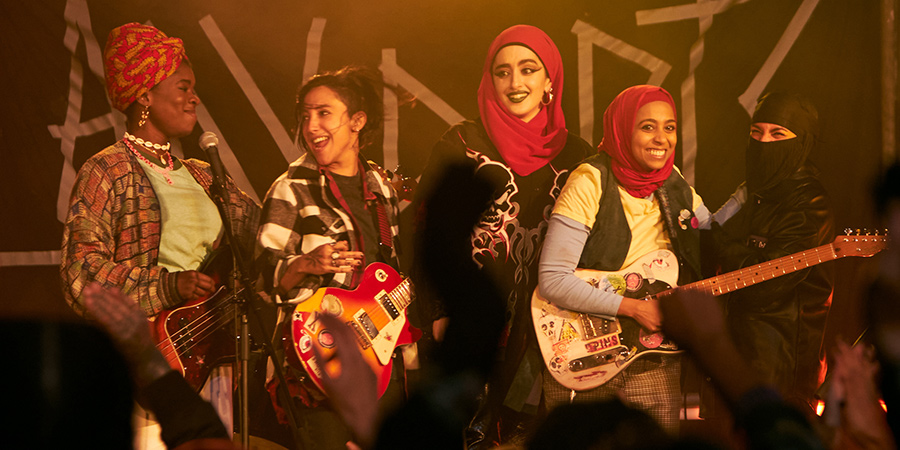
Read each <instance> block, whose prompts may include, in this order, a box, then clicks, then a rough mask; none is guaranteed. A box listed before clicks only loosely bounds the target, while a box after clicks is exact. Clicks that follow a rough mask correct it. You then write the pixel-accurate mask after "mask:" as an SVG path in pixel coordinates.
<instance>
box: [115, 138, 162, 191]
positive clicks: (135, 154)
mask: <svg viewBox="0 0 900 450" xmlns="http://www.w3.org/2000/svg"><path fill="white" fill-rule="evenodd" d="M122 142H124V143H125V146H126V147H128V149H129V150H131V153H134V156H137V157H138V159H140V160H141V161H143V162H144V164H147V165H148V166H150V167H151V168H152V169H153V170H155V171H156V172H157V173H159V174H161V175H162V176H164V177H166V183H169V185H170V186H171V185H172V184H174V183H172V177H170V176H169V172H171V171H172V169H173V168H174V167H175V160H174V158H172V155H169V163H168V164H167V165H166V167H159V166H157V165H156V164H154V163H153V161H150V160H149V159H147V157H145V156H144V155H142V154H141V152H139V151H138V150H137V149H136V148H134V147H132V146H131V142H128V139H122ZM159 159H160V161H162V162H163V163H165V162H166V159H165V158H163V157H161V156H160V158H159Z"/></svg>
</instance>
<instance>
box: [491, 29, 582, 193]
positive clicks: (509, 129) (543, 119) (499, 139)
mask: <svg viewBox="0 0 900 450" xmlns="http://www.w3.org/2000/svg"><path fill="white" fill-rule="evenodd" d="M507 45H523V46H525V47H528V48H529V49H530V50H531V51H533V52H534V53H535V54H536V55H537V56H538V58H540V59H541V62H542V63H543V64H544V68H545V69H547V76H549V77H550V81H551V82H552V83H553V95H554V97H553V100H552V101H551V102H550V104H549V105H546V106H543V107H542V108H541V111H540V112H539V113H538V115H537V116H535V117H534V118H533V119H531V121H530V122H528V123H526V122H523V121H522V119H519V118H518V117H515V116H513V115H512V114H510V113H509V111H508V110H507V109H506V107H505V106H503V103H501V102H500V99H499V98H498V97H497V92H496V91H495V90H494V80H493V77H492V73H491V72H492V71H491V66H492V65H493V63H494V57H495V56H497V52H499V51H500V49H501V48H503V47H505V46H507ZM562 92H563V69H562V57H561V56H560V55H559V50H557V48H556V44H554V43H553V41H552V40H551V39H550V37H549V36H547V34H546V33H544V32H543V31H541V30H540V29H539V28H536V27H533V26H530V25H516V26H513V27H510V28H507V29H506V30H504V31H503V32H502V33H500V35H499V36H497V37H496V38H495V39H494V42H492V43H491V47H490V49H488V54H487V59H486V60H485V62H484V70H483V72H482V75H481V85H480V86H478V111H479V112H480V113H481V121H482V122H483V123H484V128H485V130H487V134H488V137H490V138H491V142H493V144H494V146H496V147H497V150H498V151H499V152H500V156H502V157H503V161H505V162H506V164H508V165H509V167H510V168H511V169H512V170H513V171H514V172H515V173H517V174H518V175H521V176H527V175H530V174H531V173H532V172H534V171H535V170H538V169H540V168H541V167H544V166H545V165H547V163H549V162H550V161H551V160H553V158H555V157H556V155H558V154H559V152H560V151H562V148H563V146H565V145H566V138H567V137H568V134H569V131H568V130H566V118H565V117H564V116H563V111H562V106H561V105H560V99H562Z"/></svg>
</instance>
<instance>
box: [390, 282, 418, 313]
mask: <svg viewBox="0 0 900 450" xmlns="http://www.w3.org/2000/svg"><path fill="white" fill-rule="evenodd" d="M411 288H412V284H411V283H410V282H409V278H404V279H403V281H401V282H400V284H398V285H397V287H395V288H394V289H392V290H391V292H388V293H387V295H388V297H389V298H390V299H391V301H392V302H393V303H394V306H396V307H397V309H405V308H406V307H407V306H409V304H410V303H412V301H413V296H412V290H411Z"/></svg>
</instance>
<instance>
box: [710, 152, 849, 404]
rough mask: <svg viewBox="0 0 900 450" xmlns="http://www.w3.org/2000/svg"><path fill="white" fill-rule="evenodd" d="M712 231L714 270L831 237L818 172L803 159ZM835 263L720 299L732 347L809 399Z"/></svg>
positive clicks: (818, 370) (785, 391) (820, 364)
mask: <svg viewBox="0 0 900 450" xmlns="http://www.w3.org/2000/svg"><path fill="white" fill-rule="evenodd" d="M715 228H716V229H714V230H713V235H714V240H715V243H716V245H715V263H716V266H717V267H718V271H719V272H720V273H725V272H730V271H733V270H737V269H741V268H744V267H749V266H752V265H755V264H759V263H762V262H765V261H769V260H772V259H775V258H780V257H782V256H787V255H791V254H794V253H798V252H802V251H804V250H808V249H811V248H814V247H818V246H821V245H825V244H828V243H830V242H831V241H832V240H833V238H834V224H833V217H832V214H831V211H830V209H829V206H828V199H827V194H826V192H825V189H824V188H823V187H822V184H821V183H820V182H819V180H818V171H817V170H816V169H815V168H814V167H813V166H811V165H809V164H805V165H803V166H801V168H800V169H799V170H797V171H796V172H794V173H793V174H792V175H791V176H789V177H788V178H786V179H784V180H782V181H781V182H780V183H778V184H777V185H776V186H774V187H772V188H769V189H766V190H764V191H763V192H760V193H751V194H750V195H749V198H748V199H747V203H746V204H745V205H744V206H743V207H742V208H741V210H740V211H739V212H738V213H737V214H735V216H734V217H732V218H731V219H729V220H728V221H727V222H726V223H725V225H724V226H722V227H721V228H719V227H715ZM833 280H834V267H833V265H831V264H820V265H816V266H813V267H810V268H808V269H803V270H800V271H797V272H794V273H792V274H789V275H784V276H781V277H779V278H775V279H772V280H768V281H764V282H762V283H759V284H756V285H754V286H751V287H747V288H744V289H741V290H738V291H735V292H733V293H731V294H730V295H728V296H726V297H725V300H726V307H727V311H728V324H729V327H730V330H731V332H732V335H733V337H734V339H735V341H736V344H737V347H738V349H739V351H740V352H741V353H742V355H743V356H744V357H745V358H746V359H747V361H748V362H749V363H750V365H751V367H752V368H753V369H754V372H755V374H756V375H757V376H760V377H762V379H763V381H764V382H767V383H770V384H773V385H775V386H776V387H777V388H778V389H779V391H781V393H782V395H784V396H785V397H786V398H789V399H795V400H803V401H807V402H808V401H810V400H811V398H812V397H813V394H814V392H815V390H816V388H817V387H818V385H819V383H820V382H821V377H822V376H824V349H823V345H822V341H823V335H824V330H825V320H826V317H827V314H828V308H829V306H830V305H831V294H832V288H833V284H834V281H833Z"/></svg>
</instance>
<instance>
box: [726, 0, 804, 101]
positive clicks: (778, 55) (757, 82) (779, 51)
mask: <svg viewBox="0 0 900 450" xmlns="http://www.w3.org/2000/svg"><path fill="white" fill-rule="evenodd" d="M818 5H819V0H804V1H803V3H802V4H801V5H800V7H799V8H797V13H796V14H794V17H793V18H792V19H791V22H790V23H788V26H787V29H785V30H784V33H783V34H782V35H781V39H778V43H777V44H775V48H773V49H772V53H770V54H769V57H768V58H767V59H766V62H765V63H763V65H762V67H760V68H759V72H757V73H756V76H755V77H753V81H751V82H750V85H749V86H747V90H746V91H744V93H743V94H741V95H740V97H738V101H739V102H740V103H741V106H743V107H744V110H745V111H747V115H749V116H752V115H753V108H755V107H756V100H757V99H758V98H759V96H760V94H762V92H763V89H765V88H766V85H768V84H769V80H771V79H772V76H773V75H775V71H776V70H778V66H780V65H781V62H782V61H784V57H785V56H787V52H788V50H790V49H791V47H793V46H794V42H796V41H797V36H800V32H801V31H803V27H805V26H806V23H807V22H809V18H810V16H812V12H813V10H815V9H816V6H818Z"/></svg>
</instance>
